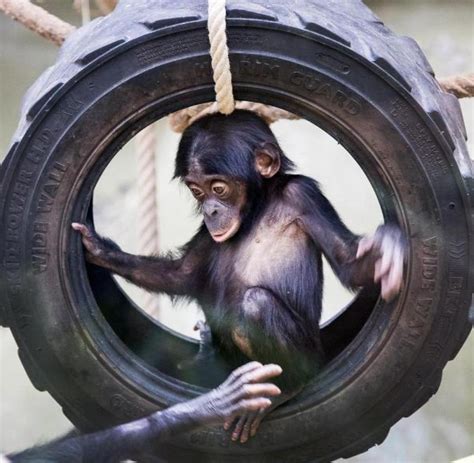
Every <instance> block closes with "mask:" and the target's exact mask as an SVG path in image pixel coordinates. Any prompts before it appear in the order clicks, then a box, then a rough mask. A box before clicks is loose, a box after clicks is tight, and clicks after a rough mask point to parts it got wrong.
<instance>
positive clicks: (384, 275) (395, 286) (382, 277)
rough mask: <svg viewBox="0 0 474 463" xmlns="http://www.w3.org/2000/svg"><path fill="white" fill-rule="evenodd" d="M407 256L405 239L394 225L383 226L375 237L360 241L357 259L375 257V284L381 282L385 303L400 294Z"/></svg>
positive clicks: (367, 237) (364, 238) (365, 237)
mask: <svg viewBox="0 0 474 463" xmlns="http://www.w3.org/2000/svg"><path fill="white" fill-rule="evenodd" d="M405 254H406V242H405V239H404V238H403V235H402V232H401V231H400V229H399V228H398V227H395V226H393V225H381V226H380V227H378V229H377V231H376V232H375V233H374V235H372V236H364V237H363V238H362V239H361V240H360V241H359V246H358V249H357V256H356V259H361V258H364V257H365V256H367V255H373V256H375V265H374V282H375V283H378V282H380V285H381V295H382V299H384V300H385V301H391V300H392V299H394V298H395V296H396V295H397V294H398V293H399V292H400V288H401V286H402V281H403V262H404V260H405Z"/></svg>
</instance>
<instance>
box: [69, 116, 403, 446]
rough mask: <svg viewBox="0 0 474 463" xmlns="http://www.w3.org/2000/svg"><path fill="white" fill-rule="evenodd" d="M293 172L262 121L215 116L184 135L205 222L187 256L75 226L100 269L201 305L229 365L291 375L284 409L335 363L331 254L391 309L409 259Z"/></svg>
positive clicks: (341, 270)
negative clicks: (324, 326) (364, 233)
mask: <svg viewBox="0 0 474 463" xmlns="http://www.w3.org/2000/svg"><path fill="white" fill-rule="evenodd" d="M293 167H294V166H293V163H292V162H291V161H290V160H289V159H288V158H287V157H286V156H285V154H284V153H283V152H282V150H281V148H280V146H279V145H278V142H277V141H276V139H275V136H274V135H273V133H272V131H271V130H270V128H269V127H268V125H267V124H266V123H265V122H264V121H263V120H262V119H260V118H259V117H258V116H257V115H255V114H253V113H251V112H248V111H235V112H234V113H233V114H232V115H230V116H223V115H219V114H217V115H211V116H207V117H205V118H202V119H200V120H198V121H197V122H195V123H194V124H192V125H191V126H190V127H189V128H188V129H187V130H186V131H185V132H184V134H183V137H182V139H181V142H180V145H179V149H178V154H177V157H176V169H175V177H178V178H180V179H181V180H182V181H184V183H185V184H186V185H187V186H188V188H189V189H190V190H191V192H192V194H193V195H194V197H195V198H196V201H197V204H198V207H199V210H200V211H201V212H202V214H203V217H204V222H203V224H202V226H201V228H200V230H199V231H198V232H197V234H196V235H195V236H194V237H193V238H192V239H191V241H190V242H189V243H188V244H186V245H185V246H184V247H183V248H182V250H181V253H180V255H179V257H176V258H171V257H141V256H134V255H130V254H127V253H125V252H123V251H121V250H120V248H119V247H118V246H117V245H115V244H114V243H112V242H110V241H109V240H106V239H103V238H100V237H99V236H98V235H97V234H96V233H95V232H94V231H93V230H92V229H91V228H90V227H87V226H85V225H82V224H73V227H74V229H75V230H78V231H80V232H81V233H82V241H83V243H84V246H85V248H86V257H87V260H88V261H89V262H91V263H93V264H96V265H99V266H101V267H104V268H106V269H109V270H110V271H112V272H114V273H116V274H118V275H121V276H123V277H125V278H127V279H128V280H130V281H131V282H132V283H135V284H137V285H139V286H141V287H143V288H146V289H148V290H151V291H155V292H162V293H166V294H171V295H174V296H186V297H190V298H193V299H195V300H196V301H197V302H198V303H199V304H200V306H201V307H202V309H203V311H204V314H205V315H206V319H207V323H208V325H209V327H210V330H211V332H212V335H213V340H214V344H215V346H216V347H217V348H218V349H219V350H220V352H221V353H224V354H225V355H227V356H228V358H231V357H232V356H234V358H235V356H238V355H239V354H240V355H242V354H244V355H245V356H246V357H248V358H250V359H254V360H258V361H260V362H264V363H269V362H271V363H277V364H279V365H281V366H282V368H283V371H284V374H283V375H282V378H281V381H280V383H279V384H280V386H282V388H283V390H284V392H285V394H283V395H282V397H284V398H283V399H282V398H280V399H279V402H278V401H275V403H274V405H275V406H276V405H277V404H278V403H281V401H282V400H285V399H286V400H288V398H289V397H291V396H293V395H295V394H296V393H297V392H299V391H300V390H301V388H302V387H303V386H304V385H305V384H306V383H307V382H308V380H309V379H310V378H311V377H312V376H314V374H315V372H316V371H317V369H318V368H319V367H320V366H321V364H322V361H323V358H324V352H323V349H322V345H321V340H320V332H319V319H320V315H321V296H322V288H323V274H322V263H321V254H322V253H323V254H324V255H325V256H326V258H327V260H328V261H329V263H330V265H331V266H332V268H333V269H334V271H335V273H336V274H337V275H338V277H339V278H340V280H341V281H342V283H343V284H344V285H346V286H348V287H349V288H353V289H355V288H358V287H360V286H365V285H370V284H374V282H380V284H381V292H382V297H383V299H385V300H390V299H392V298H394V297H395V296H396V295H397V293H398V292H399V290H400V287H401V284H402V278H403V263H404V254H405V250H404V248H405V247H404V241H403V238H402V234H401V232H400V231H399V229H398V228H397V227H395V226H392V225H382V226H380V227H379V228H378V229H377V231H376V233H375V235H374V236H372V237H363V238H361V237H359V236H356V235H354V234H353V233H352V232H350V231H349V230H348V229H347V228H346V226H345V225H344V224H343V223H342V221H341V220H340V218H339V216H338V215H337V213H336V212H335V210H334V209H333V207H332V206H331V204H330V203H329V201H328V200H327V199H326V198H325V196H324V195H323V194H322V193H321V191H320V189H319V188H318V185H317V183H316V182H315V181H314V180H312V179H311V178H309V177H305V176H302V175H293V174H290V173H289V172H290V171H291V170H292V168H293ZM267 412H268V409H267V410H262V411H261V412H251V413H247V414H244V415H243V416H241V417H240V418H239V419H238V421H237V424H236V426H235V428H234V431H233V434H232V438H233V439H234V440H237V439H239V438H240V441H241V442H245V441H246V440H247V439H248V437H249V436H250V435H255V433H256V431H257V428H258V426H259V424H260V422H261V420H262V418H263V416H264V415H265V414H266V413H267ZM231 425H232V422H231V421H229V422H227V423H226V424H225V427H226V428H229V427H230V426H231Z"/></svg>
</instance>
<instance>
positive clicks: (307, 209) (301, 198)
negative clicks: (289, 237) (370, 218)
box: [289, 177, 406, 301]
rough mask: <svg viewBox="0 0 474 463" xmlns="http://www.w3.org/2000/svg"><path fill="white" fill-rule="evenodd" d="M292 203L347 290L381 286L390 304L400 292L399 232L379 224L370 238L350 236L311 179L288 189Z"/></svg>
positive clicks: (401, 253)
mask: <svg viewBox="0 0 474 463" xmlns="http://www.w3.org/2000/svg"><path fill="white" fill-rule="evenodd" d="M289 188H290V189H291V190H293V191H292V192H291V193H292V194H291V196H290V197H291V200H292V201H294V202H296V203H297V204H296V205H295V206H296V207H297V209H298V210H299V211H301V212H302V213H301V215H300V217H299V221H300V223H301V226H302V227H303V229H304V230H305V231H306V233H307V234H308V235H309V236H310V237H311V238H312V240H313V241H314V243H315V244H316V246H318V247H319V248H320V249H321V251H322V252H323V253H324V255H325V257H326V258H327V260H328V261H329V263H330V265H331V267H332V268H333V269H334V271H335V273H336V274H337V276H338V277H339V279H340V280H341V281H342V283H343V284H344V285H346V286H348V287H350V288H357V287H360V286H367V285H370V284H374V283H379V282H380V285H381V294H382V298H383V299H385V300H387V301H389V300H391V299H393V298H394V297H395V296H396V295H397V294H398V293H399V291H400V288H401V284H402V280H403V263H404V259H405V250H406V244H405V240H404V238H403V235H402V233H401V231H400V229H399V228H398V227H396V226H394V225H381V226H379V227H378V229H377V231H376V232H375V234H374V235H373V236H364V237H360V236H357V235H355V234H354V233H352V232H351V231H350V230H349V229H348V228H347V227H346V226H345V225H344V223H343V222H342V220H341V219H340V218H339V216H338V214H337V212H336V211H335V210H334V208H333V207H332V205H331V203H330V202H329V201H328V200H327V198H326V197H325V196H324V195H323V194H322V193H321V191H320V190H319V188H318V186H317V184H316V183H315V182H314V181H312V180H311V179H307V178H304V177H303V178H302V179H301V180H299V181H298V182H295V184H293V185H290V187H289Z"/></svg>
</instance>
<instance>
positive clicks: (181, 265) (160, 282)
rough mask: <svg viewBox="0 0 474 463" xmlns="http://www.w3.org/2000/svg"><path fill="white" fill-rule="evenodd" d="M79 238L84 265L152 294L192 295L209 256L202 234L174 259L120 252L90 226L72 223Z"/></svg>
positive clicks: (204, 237)
mask: <svg viewBox="0 0 474 463" xmlns="http://www.w3.org/2000/svg"><path fill="white" fill-rule="evenodd" d="M72 228H73V229H74V230H76V231H78V232H80V233H81V235H82V243H83V245H84V248H85V256H86V259H87V261H88V262H90V263H92V264H95V265H98V266H99V267H103V268H105V269H107V270H110V271H111V272H113V273H115V274H117V275H120V276H122V277H124V278H126V279H127V280H129V281H130V282H132V283H134V284H136V285H138V286H141V287H142V288H145V289H148V290H150V291H155V292H163V293H166V294H171V295H178V296H181V295H182V296H184V295H187V296H194V295H195V294H196V293H197V291H198V290H199V288H198V285H199V283H198V278H199V276H200V275H201V274H202V270H203V269H204V267H205V265H204V262H205V259H206V257H207V256H208V255H209V252H208V251H207V249H206V247H207V246H208V245H209V242H210V240H209V237H208V236H206V234H205V233H203V232H202V231H200V232H198V234H197V235H196V236H195V237H194V238H193V239H192V240H191V241H190V242H189V243H188V244H187V245H186V246H185V247H184V248H183V251H182V255H181V256H180V257H178V258H173V257H165V256H163V257H158V256H136V255H133V254H128V253H126V252H124V251H122V250H121V249H120V247H119V246H118V245H117V244H116V243H114V242H113V241H111V240H109V239H106V238H102V237H101V236H99V235H98V234H97V233H96V232H95V230H94V229H93V228H92V227H91V226H86V225H83V224H80V223H73V224H72Z"/></svg>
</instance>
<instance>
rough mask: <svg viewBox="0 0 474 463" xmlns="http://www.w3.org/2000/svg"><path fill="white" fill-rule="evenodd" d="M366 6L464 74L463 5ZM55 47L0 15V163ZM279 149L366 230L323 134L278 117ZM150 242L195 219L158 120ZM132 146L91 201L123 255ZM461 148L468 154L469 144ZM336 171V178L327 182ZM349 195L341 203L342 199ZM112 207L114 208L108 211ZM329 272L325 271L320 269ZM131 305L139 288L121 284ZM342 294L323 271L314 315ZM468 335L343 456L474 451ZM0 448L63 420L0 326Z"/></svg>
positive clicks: (357, 182)
mask: <svg viewBox="0 0 474 463" xmlns="http://www.w3.org/2000/svg"><path fill="white" fill-rule="evenodd" d="M42 3H44V4H45V6H46V7H48V8H50V9H52V10H53V11H54V12H55V13H56V14H59V15H60V16H62V17H64V18H66V19H69V20H72V21H76V22H77V20H78V18H77V16H74V12H73V11H72V9H71V7H70V2H64V1H59V0H45V1H44V2H42ZM370 3H371V4H373V6H374V8H375V9H376V11H377V13H378V14H379V15H380V16H381V18H382V19H383V20H384V21H385V22H386V23H387V24H388V25H389V26H391V27H392V28H393V29H395V30H396V31H397V32H398V33H400V34H404V35H409V36H412V37H414V38H415V39H416V40H417V41H418V42H419V43H420V45H421V46H422V48H423V49H424V50H425V52H426V53H427V55H428V57H429V60H430V62H431V63H432V65H433V67H434V69H435V70H436V72H437V74H438V75H440V76H444V75H450V74H454V73H459V72H463V71H467V70H472V68H473V64H474V57H473V49H472V44H471V41H472V39H473V19H474V18H473V15H474V13H473V8H474V4H473V3H472V2H458V1H456V2H441V1H426V0H425V1H420V2H395V1H393V2H390V1H386V2H383V3H382V4H379V3H377V2H370ZM56 53H57V50H56V49H55V48H54V46H52V45H50V44H48V43H46V42H44V41H43V40H41V39H39V38H37V37H36V36H35V35H34V34H33V33H30V32H28V31H26V30H24V29H23V28H22V27H21V26H19V25H17V24H14V23H13V22H11V21H9V20H7V19H5V18H4V17H0V102H1V105H0V118H1V124H0V161H1V160H2V157H3V156H4V153H6V148H7V146H8V144H9V139H10V137H11V135H12V133H13V131H14V129H15V127H16V124H17V121H18V108H19V104H20V100H21V97H22V95H23V94H24V92H25V90H26V89H27V88H28V86H29V85H30V84H31V83H32V82H33V81H34V79H35V78H36V77H37V76H38V75H39V73H41V72H42V70H44V69H45V68H46V67H47V66H48V65H49V64H51V63H52V62H54V59H55V55H56ZM462 106H463V111H464V115H465V119H466V125H467V128H468V133H470V134H472V133H474V132H473V127H474V120H473V119H474V115H473V108H474V103H473V101H472V100H471V101H463V102H462ZM273 128H274V130H275V132H276V134H277V136H278V138H279V140H280V142H281V143H282V146H283V148H284V149H285V151H286V152H287V153H288V154H289V155H290V157H291V158H292V159H293V160H294V161H295V162H296V163H297V165H298V166H299V170H300V171H301V172H302V173H304V174H306V175H311V176H313V177H315V178H316V179H317V180H318V181H319V182H320V183H321V185H322V186H323V189H324V191H325V193H326V194H327V196H328V197H329V198H330V200H331V201H332V202H333V204H334V205H335V207H336V209H337V210H338V211H339V212H340V214H341V216H342V217H343V219H344V220H345V221H346V223H347V224H348V225H349V226H350V228H352V229H353V230H354V231H356V232H358V233H367V232H370V231H373V230H374V229H375V227H376V226H377V224H378V223H380V221H381V213H380V208H379V206H378V203H377V200H376V198H375V195H374V193H373V191H372V189H371V188H370V185H369V183H368V181H367V180H366V178H365V176H364V174H363V172H362V171H361V170H360V168H359V167H358V166H357V164H356V163H355V162H354V161H353V160H352V158H351V157H350V156H349V155H348V154H347V153H346V152H345V151H344V149H342V148H341V147H340V146H338V145H337V143H336V142H335V141H334V140H332V139H331V138H330V137H329V136H328V135H327V134H325V133H324V132H322V131H321V130H320V129H318V128H317V127H314V126H312V125H311V124H310V123H308V122H306V121H298V122H287V121H282V122H278V123H277V124H275V125H274V126H273ZM157 132H158V135H159V137H158V142H157V148H158V152H159V155H158V159H157V171H158V177H159V179H158V182H159V183H158V184H159V192H158V195H159V205H160V206H159V215H160V245H161V248H162V249H163V250H167V249H173V248H175V247H176V246H179V245H181V244H183V243H184V242H185V241H186V240H187V239H188V238H189V237H190V236H191V235H192V233H193V231H194V230H195V229H196V227H197V225H198V223H199V219H198V218H197V217H196V216H195V215H194V213H193V210H192V206H191V204H192V200H191V198H190V196H189V194H188V193H187V192H186V191H185V190H184V189H183V188H182V187H180V186H179V185H177V184H176V183H175V182H170V178H171V176H172V163H173V156H174V153H175V150H176V146H177V142H178V137H177V136H176V135H175V134H173V133H172V132H171V131H170V130H169V128H168V126H167V122H166V120H162V121H159V122H158V123H157ZM132 145H133V142H132V143H130V144H129V145H128V146H126V147H125V148H124V149H123V150H122V151H121V152H120V153H119V154H118V155H117V156H116V158H115V159H114V160H113V162H112V163H111V164H110V166H109V167H108V168H107V170H106V172H105V174H104V176H103V177H102V179H101V181H100V183H99V185H98V187H97V189H96V197H95V205H94V207H95V214H96V220H97V224H98V225H97V226H98V228H99V230H100V231H101V232H102V233H104V234H106V235H109V236H111V237H112V238H114V239H116V240H117V241H118V242H119V244H121V245H122V246H123V247H124V248H125V249H127V250H129V251H130V252H133V251H135V250H136V246H137V240H138V238H137V234H136V232H137V231H136V228H135V227H134V226H133V224H134V223H135V222H136V219H137V216H136V205H137V196H136V189H135V185H136V183H135V180H136V179H135V176H134V175H133V172H134V169H135V163H134V158H133V146H132ZM472 148H473V146H472V142H471V153H472V152H474V150H473V149H472ZM336 172H337V176H338V180H337V181H336V179H335V173H336ZM348 198H349V199H348ZM118 205H120V207H117V206H118ZM328 273H329V272H328ZM124 288H125V290H126V291H127V292H128V293H129V294H130V295H131V297H133V298H134V299H135V300H136V301H137V302H138V303H140V300H141V299H140V298H141V294H140V292H139V291H138V290H137V289H136V288H134V287H132V286H130V285H126V284H124ZM350 298H351V295H350V294H348V293H347V292H346V291H345V290H344V289H343V288H342V287H341V285H340V284H339V283H338V282H337V281H336V280H335V278H334V277H333V276H329V277H328V278H327V282H326V284H325V300H324V307H325V310H324V314H323V318H324V319H327V318H329V317H330V316H331V315H332V314H334V313H335V312H336V311H337V310H338V309H339V308H341V307H342V306H343V305H344V304H345V303H347V302H348V301H349V300H350ZM199 316H200V314H199V311H198V309H197V308H196V307H185V306H180V307H178V308H174V307H172V306H171V304H170V302H169V301H168V300H167V299H166V298H161V299H160V313H159V318H160V319H161V320H162V321H163V322H164V323H166V324H168V325H169V326H170V327H172V328H174V329H176V330H178V331H181V332H184V333H187V334H192V326H193V324H194V322H195V320H197V319H198V318H199ZM473 351H474V341H473V339H472V338H471V339H469V340H468V341H467V343H466V344H465V346H464V347H463V349H462V350H461V352H460V354H459V355H458V357H457V358H456V359H455V360H454V361H452V362H450V364H449V365H448V366H447V368H446V370H445V374H444V378H443V382H442V385H441V388H440V390H439V392H438V394H437V395H436V396H435V397H434V398H433V399H432V400H431V401H430V402H429V403H428V404H427V405H426V406H425V407H423V409H421V410H420V411H418V412H417V413H415V414H414V415H413V416H411V417H410V418H407V419H404V420H402V421H401V422H399V423H398V424H397V425H396V426H394V428H393V429H392V431H391V433H390V435H389V437H388V438H387V440H386V441H385V442H384V444H383V445H382V446H380V447H377V448H374V449H371V450H370V451H369V452H367V453H366V454H364V455H362V456H359V457H355V458H353V459H351V460H350V461H351V462H367V463H369V462H374V463H375V462H377V463H379V462H387V463H389V462H390V463H392V462H416V463H418V462H420V463H421V462H434V463H437V462H440V463H441V462H447V461H451V460H453V459H456V458H461V457H464V456H467V455H469V454H472V453H474V442H473V435H474V392H473V379H474V378H473V376H474V365H473V360H474V358H473V357H474V352H473ZM0 368H1V370H0V374H1V381H0V390H1V403H0V449H3V450H7V451H8V450H12V449H18V448H20V447H22V446H26V445H30V444H31V443H33V442H36V441H38V440H42V439H48V438H50V437H52V436H55V435H57V434H59V433H61V432H63V431H64V430H66V429H68V427H69V426H70V424H69V423H68V422H67V420H66V419H65V418H64V417H63V415H62V413H61V410H60V408H59V406H58V405H57V404H56V403H55V402H54V401H53V400H52V399H51V398H50V397H49V396H48V395H47V394H44V393H39V392H37V391H36V390H35V389H34V388H33V387H32V386H31V384H30V382H29V381H28V378H27V377H26V375H25V373H24V371H23V369H22V367H21V364H20V362H19V360H18V357H17V355H16V345H15V343H14V340H13V338H12V336H11V335H10V332H9V331H8V330H6V329H0Z"/></svg>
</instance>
